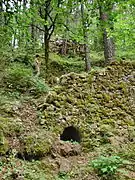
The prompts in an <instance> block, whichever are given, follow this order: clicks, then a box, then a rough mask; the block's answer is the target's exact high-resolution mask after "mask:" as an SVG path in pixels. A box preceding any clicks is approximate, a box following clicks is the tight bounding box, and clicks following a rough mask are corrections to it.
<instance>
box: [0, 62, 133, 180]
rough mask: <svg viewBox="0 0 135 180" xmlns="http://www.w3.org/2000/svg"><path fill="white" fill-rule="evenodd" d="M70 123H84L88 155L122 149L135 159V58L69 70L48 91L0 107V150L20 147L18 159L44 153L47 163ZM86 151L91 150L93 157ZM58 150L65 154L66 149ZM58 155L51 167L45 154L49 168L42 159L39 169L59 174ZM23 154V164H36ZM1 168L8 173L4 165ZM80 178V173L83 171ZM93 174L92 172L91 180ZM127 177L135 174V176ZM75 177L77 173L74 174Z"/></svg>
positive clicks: (83, 144)
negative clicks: (96, 67)
mask: <svg viewBox="0 0 135 180" xmlns="http://www.w3.org/2000/svg"><path fill="white" fill-rule="evenodd" d="M68 126H75V127H77V128H79V131H80V133H81V136H82V142H81V147H82V154H83V156H84V158H86V159H87V158H88V157H89V158H93V153H94V154H95V155H94V156H95V157H96V156H98V155H114V154H119V155H121V156H122V157H124V158H126V159H130V160H133V159H134V157H135V152H134V148H135V64H134V63H130V62H124V61H122V62H116V63H113V64H111V66H108V67H107V68H105V69H104V70H102V71H92V72H91V73H90V74H85V73H82V74H76V73H69V74H66V75H63V76H61V77H60V80H59V83H58V84H57V85H56V86H55V87H53V90H51V91H50V92H49V93H48V95H47V96H45V97H42V98H40V99H38V100H36V99H35V100H34V99H32V100H28V101H25V102H23V103H22V102H21V100H20V101H16V102H15V104H13V103H12V104H11V106H10V110H7V112H5V113H3V111H1V117H0V142H1V144H0V154H1V155H2V156H3V157H5V155H9V154H10V152H12V151H15V154H16V155H15V159H18V158H19V159H26V160H32V159H35V160H40V159H41V161H40V163H43V161H42V158H44V157H46V158H47V157H49V156H50V155H51V156H52V145H54V143H55V142H56V140H57V139H58V137H59V136H60V135H61V134H62V132H63V130H64V128H65V127H68ZM58 144H59V143H58ZM56 146H57V144H56ZM53 148H54V147H53ZM58 148H59V147H58ZM84 153H86V154H84ZM87 153H88V154H89V153H90V154H91V153H92V157H90V156H91V155H90V154H89V155H88V154H87ZM53 156H56V157H57V156H58V157H59V158H60V156H61V154H59V155H56V154H55V155H54V154H53ZM56 157H55V158H52V159H51V162H50V161H49V165H48V166H49V167H48V166H45V163H46V161H45V160H44V161H45V162H44V168H43V167H41V166H39V165H37V166H38V167H39V169H36V170H35V173H36V172H37V174H38V175H39V174H40V173H41V172H42V173H44V172H46V174H48V172H49V171H53V172H52V174H53V173H54V172H55V173H54V174H55V175H56V174H57V171H55V170H54V169H55V168H54V167H52V164H55V166H56V164H57V163H56V162H55V161H56ZM81 157H82V156H81ZM67 158H70V157H67ZM19 159H18V160H16V161H19V162H20V161H21V163H24V169H25V166H26V167H27V168H28V167H29V168H30V166H31V165H32V163H31V164H29V165H28V163H27V162H25V161H22V160H19ZM70 160H71V159H70ZM134 160H135V159H134ZM71 161H72V160H71ZM81 161H82V160H81ZM3 162H5V160H3ZM47 162H48V161H47ZM77 162H78V161H77ZM82 163H83V162H82ZM35 166H36V163H35ZM3 167H4V168H5V166H3ZM15 167H16V166H15ZM27 168H26V169H27ZM33 168H34V167H33ZM46 168H47V169H46ZM48 168H49V169H51V170H48ZM57 168H58V167H57ZM57 168H56V169H57ZM78 168H79V167H78ZM26 169H25V171H26ZM25 171H24V172H25ZM77 171H78V170H77ZM2 172H3V174H4V170H3V169H2ZM39 172H40V173H39ZM75 172H76V171H75ZM27 173H28V172H27ZM27 173H26V174H25V173H24V177H25V179H31V178H30V175H29V176H28V175H27ZM76 173H79V172H76ZM11 175H12V173H11ZM38 175H37V177H40V175H39V176H38ZM41 176H42V175H41ZM82 176H83V175H82ZM31 177H33V178H32V179H36V178H35V177H34V176H32V175H31ZM8 178H9V177H8ZM51 178H52V177H50V179H51ZM77 178H80V177H79V174H78V176H77ZM89 178H90V177H88V176H87V177H86V180H87V179H89ZM94 178H95V179H96V177H94ZM128 178H129V179H134V178H135V176H134V175H133V176H131V177H130V176H129V177H128ZM9 179H11V178H9ZM48 179H49V176H48ZM70 179H73V178H72V175H71V176H70ZM74 179H75V178H74Z"/></svg>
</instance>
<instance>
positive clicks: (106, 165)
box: [91, 156, 124, 179]
mask: <svg viewBox="0 0 135 180" xmlns="http://www.w3.org/2000/svg"><path fill="white" fill-rule="evenodd" d="M123 163H124V161H123V159H121V158H120V157H119V156H110V157H104V156H101V157H99V158H98V159H96V160H93V161H92V162H91V165H92V167H93V168H94V169H95V171H96V172H97V174H98V175H99V176H101V177H102V178H103V179H115V175H116V172H118V169H119V167H120V166H121V165H122V164H123Z"/></svg>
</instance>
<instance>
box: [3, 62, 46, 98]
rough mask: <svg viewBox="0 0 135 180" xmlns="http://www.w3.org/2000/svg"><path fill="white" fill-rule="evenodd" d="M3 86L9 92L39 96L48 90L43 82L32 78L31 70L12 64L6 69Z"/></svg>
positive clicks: (21, 65) (18, 64)
mask: <svg viewBox="0 0 135 180" xmlns="http://www.w3.org/2000/svg"><path fill="white" fill-rule="evenodd" d="M3 84H4V86H5V87H6V88H7V89H8V90H9V91H18V92H20V93H32V94H39V93H40V94H41V93H45V92H47V91H48V90H49V87H48V86H47V85H46V84H45V82H44V80H43V79H41V78H38V77H36V76H33V72H32V69H30V68H28V67H26V66H25V65H23V64H20V63H13V64H12V65H11V66H9V68H7V70H6V73H5V75H4V77H3Z"/></svg>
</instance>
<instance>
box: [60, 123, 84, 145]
mask: <svg viewBox="0 0 135 180" xmlns="http://www.w3.org/2000/svg"><path fill="white" fill-rule="evenodd" d="M60 140H63V141H74V142H78V143H80V142H81V133H80V131H79V130H78V129H77V128H75V127H74V126H69V127H66V128H65V129H64V131H63V133H62V134H61V135H60Z"/></svg>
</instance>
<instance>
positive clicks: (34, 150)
mask: <svg viewBox="0 0 135 180" xmlns="http://www.w3.org/2000/svg"><path fill="white" fill-rule="evenodd" d="M44 133H45V132H42V131H41V132H40V133H39V134H36V133H35V134H30V135H27V136H26V137H25V138H23V140H22V143H23V145H22V147H23V150H22V153H27V154H28V155H30V156H37V157H42V156H44V155H46V154H48V153H49V152H50V148H51V145H52V141H53V136H52V135H51V134H49V133H45V134H44Z"/></svg>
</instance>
